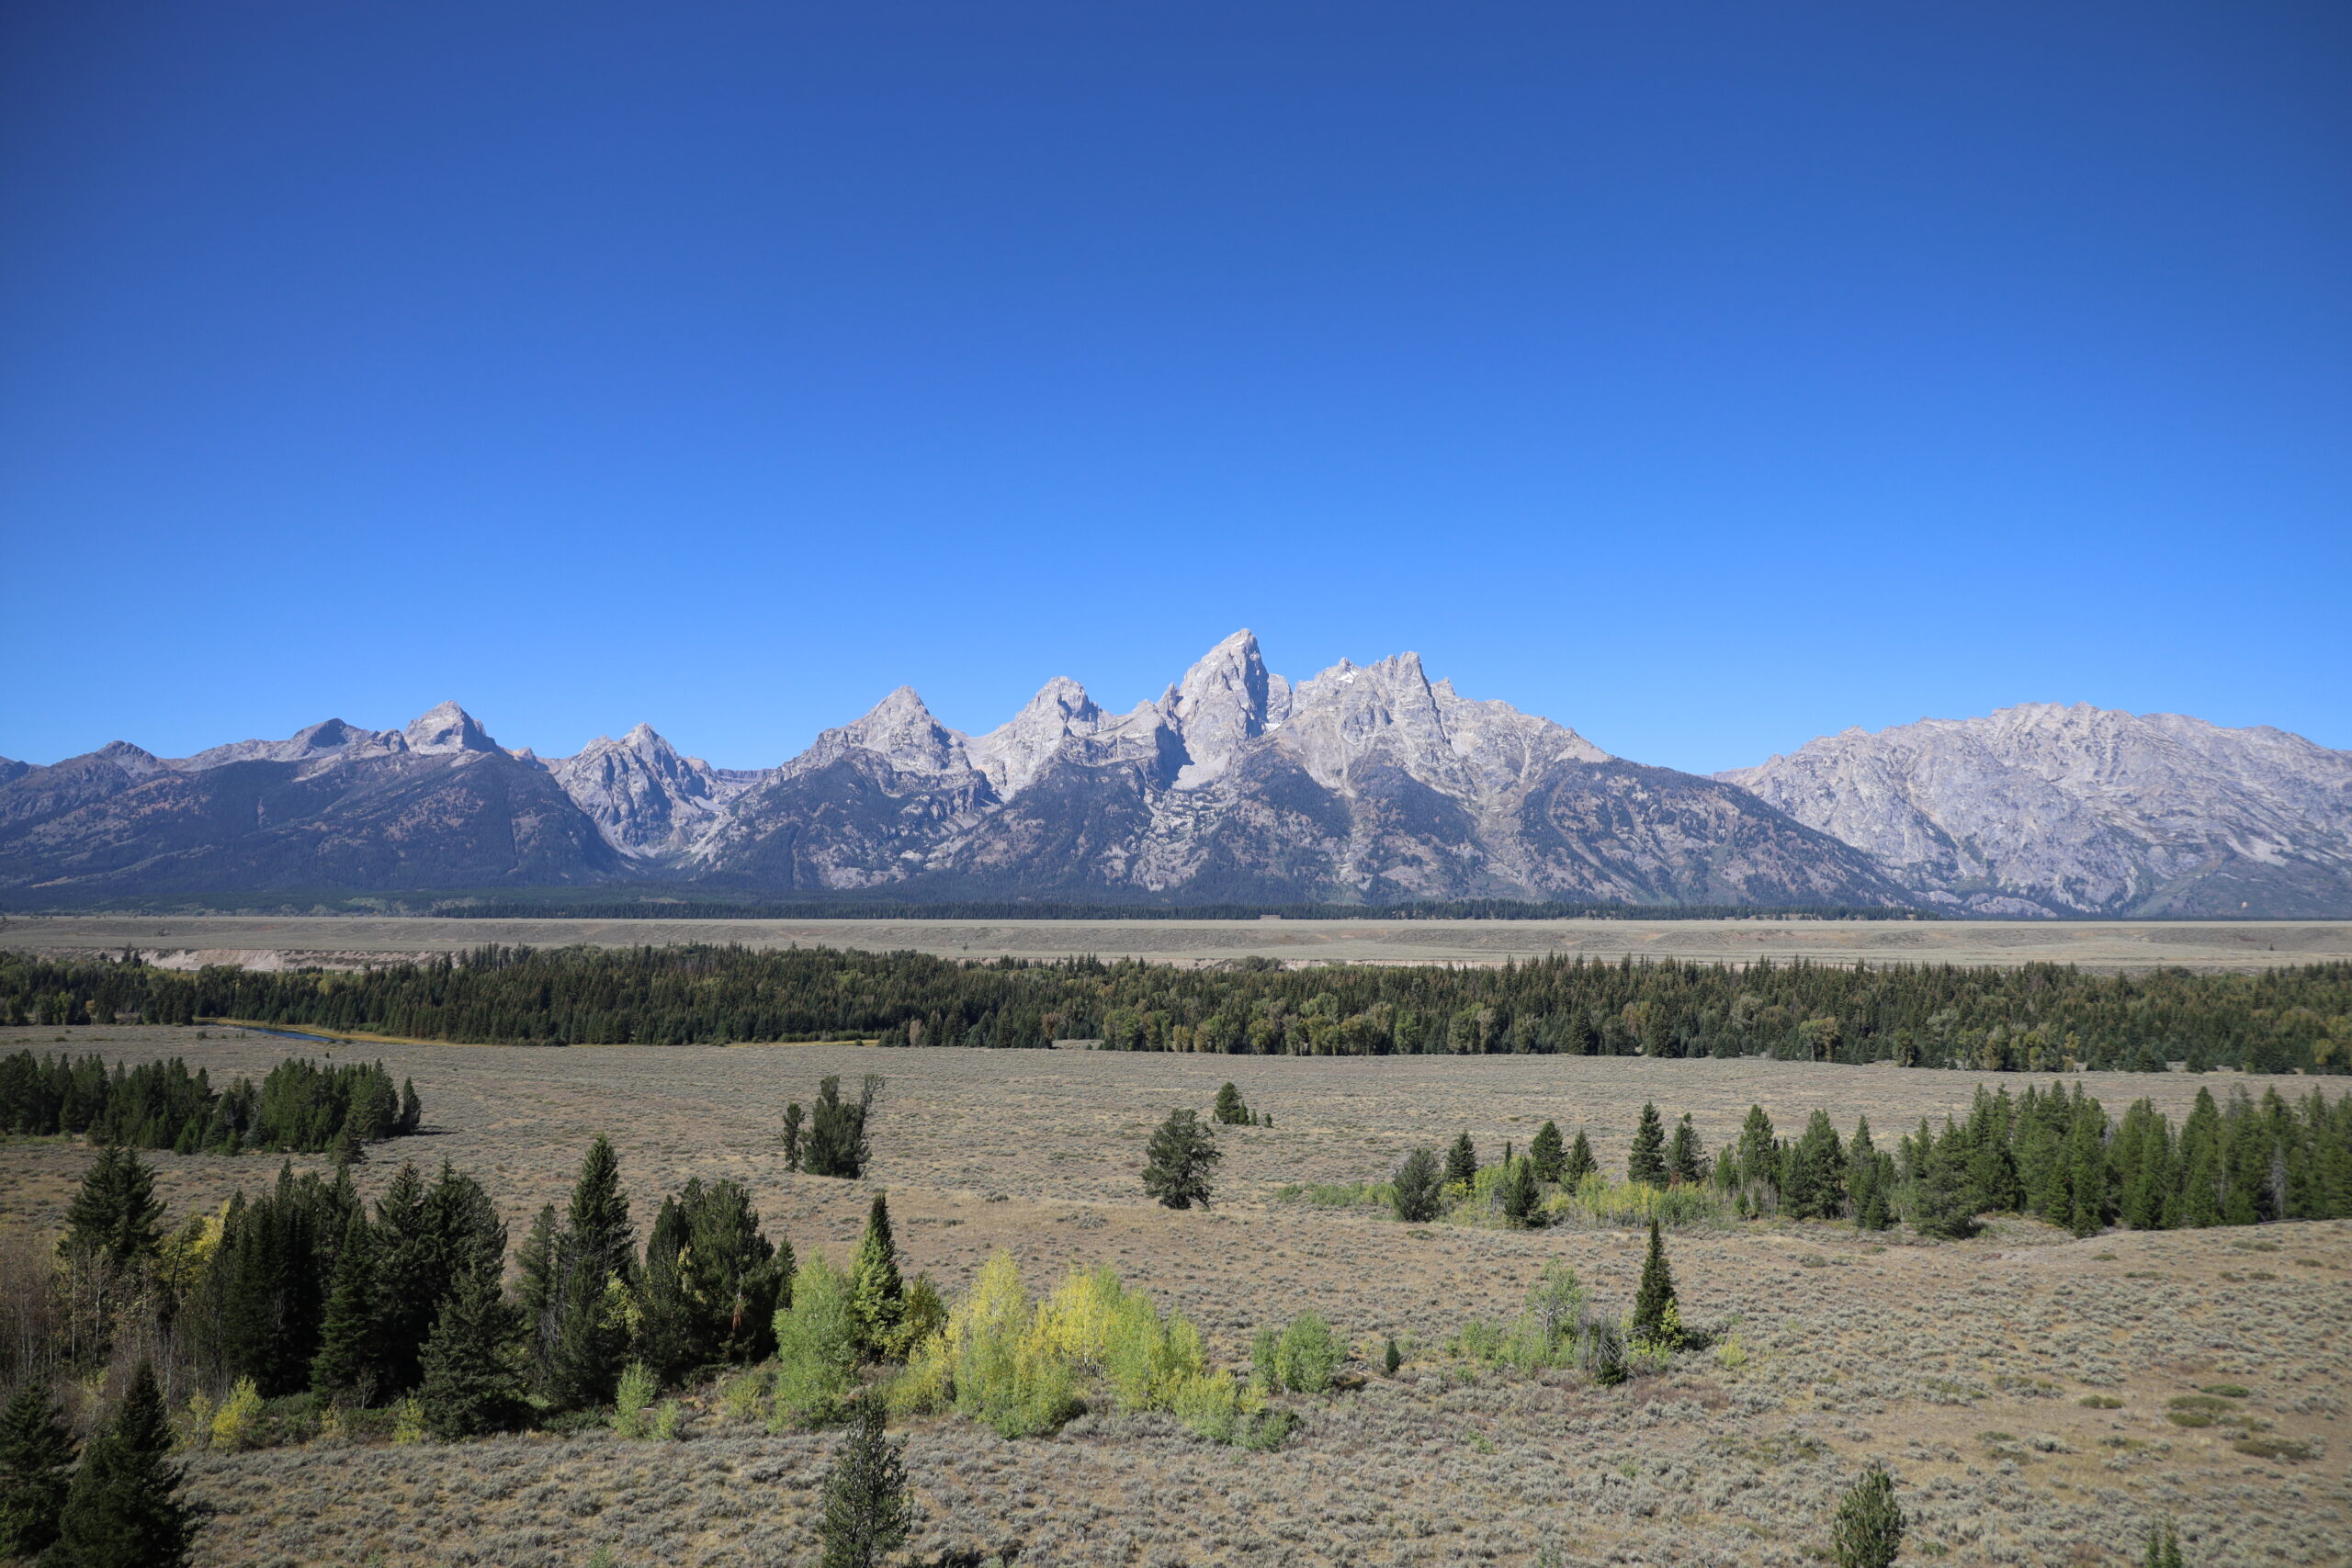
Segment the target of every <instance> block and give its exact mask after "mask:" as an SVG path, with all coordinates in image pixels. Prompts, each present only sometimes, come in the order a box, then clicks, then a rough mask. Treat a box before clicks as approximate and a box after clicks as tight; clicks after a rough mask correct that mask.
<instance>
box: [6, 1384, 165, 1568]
mask: <svg viewBox="0 0 2352 1568" xmlns="http://www.w3.org/2000/svg"><path fill="white" fill-rule="evenodd" d="M171 1451H172V1428H171V1423H170V1421H169V1420H168V1419H167V1418H166V1417H165V1416H164V1395H163V1391H162V1390H161V1389H159V1388H158V1387H157V1386H156V1383H155V1368H154V1365H153V1363H152V1362H149V1361H144V1360H142V1361H141V1362H140V1363H139V1370H138V1371H136V1372H134V1373H133V1374H132V1375H131V1380H130V1392H129V1393H125V1394H124V1395H123V1399H122V1404H120V1405H119V1406H118V1407H117V1408H116V1410H115V1413H114V1418H113V1419H112V1420H110V1421H108V1422H107V1425H106V1427H104V1428H103V1429H101V1430H100V1431H99V1433H98V1435H97V1436H96V1437H95V1438H91V1439H90V1446H89V1447H88V1449H86V1450H84V1452H83V1454H82V1464H81V1468H80V1469H78V1470H76V1471H75V1472H74V1481H73V1484H72V1485H71V1486H70V1487H68V1488H67V1490H66V1495H65V1507H64V1510H63V1512H62V1514H61V1515H60V1516H59V1517H58V1526H57V1541H56V1544H54V1545H53V1546H51V1548H50V1549H49V1552H48V1555H47V1556H45V1557H43V1558H42V1559H41V1562H42V1565H43V1568H179V1565H180V1564H181V1563H184V1562H187V1554H188V1543H189V1540H190V1537H191V1535H192V1534H193V1530H192V1529H191V1523H190V1520H189V1517H188V1507H187V1503H185V1502H184V1501H182V1499H181V1497H180V1482H181V1477H180V1472H179V1468H178V1467H177V1466H176V1465H175V1464H173V1463H172V1462H171V1457H170V1456H171Z"/></svg>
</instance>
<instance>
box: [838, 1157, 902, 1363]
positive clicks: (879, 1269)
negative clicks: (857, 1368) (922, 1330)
mask: <svg viewBox="0 0 2352 1568" xmlns="http://www.w3.org/2000/svg"><path fill="white" fill-rule="evenodd" d="M850 1289H851V1297H850V1302H851V1311H853V1312H854V1313H855V1314H856V1315H857V1337H858V1349H859V1350H860V1352H861V1353H863V1354H865V1355H867V1356H870V1357H875V1358H877V1359H880V1358H887V1357H889V1356H891V1355H892V1354H893V1353H894V1352H896V1351H898V1350H899V1348H900V1347H899V1342H898V1341H899V1319H900V1318H901V1316H902V1315H903V1314H904V1311H905V1307H906V1294H907V1285H906V1281H905V1280H903V1279H901V1278H900V1277H899V1244H898V1241H897V1238H896V1237H894V1236H893V1235H891V1233H890V1201H889V1200H888V1198H887V1197H885V1196H884V1195H883V1194H882V1193H879V1192H876V1194H875V1195H874V1202H873V1204H872V1206H871V1207H869V1208H868V1209H867V1210H866V1213H865V1235H863V1236H862V1237H860V1238H859V1240H858V1244H857V1259H856V1261H855V1262H854V1263H853V1264H851V1266H850Z"/></svg>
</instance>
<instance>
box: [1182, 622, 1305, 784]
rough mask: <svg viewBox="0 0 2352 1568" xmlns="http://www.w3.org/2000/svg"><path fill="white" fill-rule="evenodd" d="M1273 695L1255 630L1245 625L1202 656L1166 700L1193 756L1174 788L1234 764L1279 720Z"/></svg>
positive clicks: (1212, 775)
mask: <svg viewBox="0 0 2352 1568" xmlns="http://www.w3.org/2000/svg"><path fill="white" fill-rule="evenodd" d="M1272 697H1273V685H1272V679H1271V677H1270V676H1269V675H1268V673H1267V670H1266V662H1265V660H1264V658H1263V657H1262V656H1261V654H1260V652H1259V650H1258V637H1257V634H1255V633H1254V632H1252V631H1250V629H1249V628H1248V627H1247V626H1244V627H1243V628H1242V629H1241V630H1239V631H1238V632H1235V633H1234V634H1233V635H1232V636H1230V637H1227V638H1226V639H1225V640H1224V641H1222V642H1220V643H1218V644H1217V645H1216V647H1215V648H1212V649H1209V650H1208V652H1206V653H1204V654H1203V655H1202V656H1201V657H1200V659H1199V660H1196V661H1195V662H1194V663H1193V667H1192V668H1191V669H1190V670H1187V671H1184V679H1183V680H1182V681H1181V682H1178V683H1177V684H1176V686H1174V687H1173V688H1172V689H1171V690H1170V699H1172V700H1169V701H1167V702H1166V703H1165V707H1166V711H1167V714H1168V717H1169V721H1170V724H1171V725H1172V726H1173V727H1174V728H1175V730H1176V733H1177V735H1178V736H1179V737H1180V738H1181V739H1182V740H1183V743H1184V752H1185V755H1186V756H1187V757H1188V758H1189V759H1190V760H1189V761H1187V762H1186V763H1185V764H1184V766H1183V768H1182V770H1181V771H1180V772H1179V773H1177V775H1176V787H1177V788H1179V789H1197V788H1199V787H1201V786H1202V785H1204V784H1209V783H1211V782H1213V781H1214V780H1216V778H1218V777H1219V776H1221V775H1222V774H1223V773H1225V772H1226V770H1227V769H1228V768H1230V767H1231V766H1232V765H1233V761H1234V758H1235V756H1236V754H1237V753H1238V751H1239V750H1241V747H1242V746H1243V744H1244V743H1245V742H1247V741H1250V740H1252V739H1256V738H1257V737H1259V736H1261V735H1263V734H1264V733H1265V732H1266V728H1267V726H1268V724H1269V722H1270V721H1271V722H1278V721H1276V720H1274V718H1273V715H1272Z"/></svg>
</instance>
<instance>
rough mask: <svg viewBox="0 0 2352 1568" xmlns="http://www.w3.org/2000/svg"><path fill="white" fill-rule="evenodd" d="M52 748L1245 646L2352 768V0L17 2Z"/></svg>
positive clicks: (1698, 751)
mask: <svg viewBox="0 0 2352 1568" xmlns="http://www.w3.org/2000/svg"><path fill="white" fill-rule="evenodd" d="M0 223H5V228H6V233H7V235H8V239H7V241H6V244H5V245H0V344H5V348H0V545H5V554H4V555H0V562H5V569H6V570H5V571H0V580H5V593H6V601H5V602H6V612H5V615H0V659H5V660H6V669H7V679H6V685H5V688H0V690H4V691H5V695H4V696H0V754H5V755H9V756H16V757H23V758H29V759H31V760H34V761H51V760H54V759H56V758H58V757H61V756H63V755H67V754H70V753H73V752H77V751H81V750H87V749H89V748H91V747H94V746H96V745H98V744H101V743H103V742H105V741H107V740H108V739H115V738H118V737H120V738H125V739H133V740H136V741H138V742H140V743H141V744H142V745H145V746H147V747H149V748H151V749H153V750H157V751H160V752H164V753H166V754H176V753H182V752H186V751H187V750H193V749H196V748H198V747H200V746H203V745H207V744H209V743H213V742H217V741H220V740H226V739H241V738H243V737H246V736H254V735H263V736H275V735H282V734H285V733H288V732H289V731H291V730H292V729H294V728H296V727H298V726H300V725H301V724H305V723H308V722H311V721H313V720H316V719H319V718H322V717H326V716H330V715H334V716H341V717H344V718H346V719H349V720H352V721H354V722H356V723H365V724H368V725H375V726H389V725H394V724H399V723H403V722H405V721H406V720H407V719H408V718H409V717H411V716H413V715H414V714H415V713H416V712H418V711H420V710H421V709H423V708H424V707H426V706H428V705H431V704H433V703H435V702H437V701H439V700H441V699H443V698H445V697H456V698H457V699H458V700H459V701H461V702H463V703H464V704H465V705H467V706H468V707H469V708H470V709H471V710H472V711H473V712H474V713H476V714H477V715H478V716H480V717H481V719H482V720H483V722H484V723H485V724H486V725H487V726H488V728H490V730H491V731H492V733H493V734H494V735H496V736H497V737H499V739H501V740H502V741H503V742H504V743H505V744H507V745H510V746H517V745H526V744H527V745H531V746H534V747H537V749H538V750H540V751H542V752H544V753H549V754H553V753H558V752H563V751H569V750H572V749H574V748H576V747H577V746H578V745H579V744H580V743H581V742H582V741H584V740H585V739H588V738H589V737H591V736H593V735H594V734H596V733H598V732H599V731H606V732H610V733H614V734H618V733H619V732H620V731H621V730H622V729H623V728H627V727H628V725H629V724H631V723H633V722H635V721H637V720H639V719H640V718H641V719H646V720H650V722H652V723H653V724H654V725H655V727H656V728H660V729H662V731H663V732H664V733H665V734H668V735H670V736H671V737H672V738H673V739H674V740H676V741H677V742H678V743H679V744H680V745H681V746H682V747H683V748H685V749H687V750H694V751H696V752H699V753H701V754H703V755H705V756H707V757H709V758H710V759H711V760H712V761H717V762H720V763H724V764H729V765H739V766H748V765H758V764H768V763H773V762H775V761H779V760H781V759H782V758H784V757H786V756H788V755H790V754H791V753H793V752H795V751H797V750H799V749H800V748H801V747H802V746H804V745H805V744H806V743H807V742H808V740H809V738H810V737H811V736H812V735H813V734H814V732H815V731H816V730H817V729H818V728H820V727H822V726H824V725H828V724H834V723H840V722H842V721H844V720H846V719H849V718H851V717H853V716H855V715H857V714H858V713H860V712H862V711H863V710H864V709H865V707H866V706H868V705H870V704H871V703H873V702H874V701H875V700H876V698H878V697H879V696H880V695H881V694H883V693H885V692H886V691H888V689H889V688H890V687H892V686H894V685H897V684H899V683H900V682H910V683H912V684H913V685H915V686H916V687H917V688H918V689H919V690H920V691H921V692H922V694H924V696H925V697H926V698H927V699H928V700H929V701H930V703H931V705H932V706H933V711H935V712H936V713H938V714H939V715H940V716H941V717H942V718H943V719H944V720H945V721H947V722H949V723H951V724H955V725H957V726H960V727H963V728H975V729H977V728H987V727H989V726H990V725H992V724H994V723H996V722H998V721H999V720H1000V719H1001V718H1002V717H1003V716H1006V715H1008V714H1009V713H1011V712H1012V709H1013V708H1014V707H1016V706H1017V705H1019V704H1020V703H1021V702H1022V701H1023V699H1024V698H1025V697H1026V696H1027V695H1028V694H1029V693H1030V692H1031V691H1033V690H1034V689H1035V687H1036V686H1037V685H1038V684H1039V683H1040V682H1043V681H1044V680H1045V679H1046V677H1047V676H1050V675H1055V674H1067V675H1071V676H1075V677H1077V678H1078V679H1080V680H1081V681H1083V682H1085V683H1086V684H1087V686H1088V687H1089V689H1090V690H1091V691H1092V692H1093V693H1094V694H1096V696H1097V697H1098V699H1099V700H1101V701H1103V702H1104V703H1105V704H1107V705H1114V706H1117V707H1125V706H1128V705H1132V704H1134V703H1135V702H1136V701H1137V700H1139V699H1141V698H1144V697H1147V696H1150V695H1155V694H1157V693H1158V692H1159V689H1160V688H1161V686H1162V685H1164V684H1165V683H1166V682H1169V681H1170V680H1173V679H1174V678H1176V676H1177V675H1178V674H1179V673H1181V671H1182V669H1183V667H1184V665H1185V664H1186V663H1187V662H1188V661H1189V660H1191V659H1192V658H1193V657H1194V656H1195V655H1196V654H1197V653H1198V652H1199V651H1201V650H1202V649H1204V648H1206V647H1207V646H1208V645H1209V644H1210V643H1212V642H1214V641H1215V640H1216V638H1217V637H1221V636H1223V635H1224V634H1225V633H1227V632H1228V631H1230V630H1232V629H1233V628H1234V627H1236V626H1244V625H1247V626H1254V627H1255V628H1256V629H1257V630H1258V632H1259V634H1260V636H1261V638H1262V639H1263V640H1264V642H1265V644H1266V648H1267V651H1268V655H1269V658H1270V660H1272V663H1273V664H1274V666H1275V667H1276V668H1277V669H1280V670H1283V671H1286V672H1289V673H1292V674H1306V673H1309V672H1311V671H1314V670H1315V669H1317V668H1319V667H1321V666H1322V665H1325V664H1328V663H1329V662H1331V661H1332V660H1337V659H1338V658H1340V656H1342V655H1346V656H1349V657H1351V658H1354V659H1357V660H1370V659H1374V658H1377V657H1379V656H1381V655H1383V654H1385V653H1389V652H1393V651H1396V650H1398V649H1407V648H1410V649H1418V650H1419V651H1420V652H1421V653H1422V654H1423V655H1424V657H1425V658H1426V659H1427V660H1428V661H1429V663H1430V668H1431V670H1432V671H1434V672H1436V673H1441V674H1451V675H1452V676H1453V678H1454V680H1455V682H1456V683H1457V685H1458V686H1460V687H1461V689H1462V690H1463V691H1464V692H1465V693H1466V694H1471V695H1476V696H1499V697H1504V698H1506V699H1508V700H1510V701H1511V702H1513V703H1516V704H1518V705H1521V706H1522V707H1526V708H1530V709H1532V710H1534V711H1537V712H1541V713H1545V714H1548V715H1550V716H1553V717H1555V718H1558V719H1560V720H1562V721H1563V722H1566V723H1568V724H1572V725H1574V726H1576V727H1577V728H1579V729H1581V730H1583V731H1584V732H1585V733H1586V734H1587V735H1589V736H1590V737H1591V738H1592V739H1594V740H1596V741H1598V742H1599V743H1600V744H1601V745H1602V746H1605V747H1607V748H1609V749H1610V750H1613V751H1616V752H1619V753H1621V754H1623V755H1627V756H1631V757H1634V758H1637V759H1640V760H1643V761H1655V762H1661V763H1666V764H1669V765H1673V766H1678V767H1684V768H1691V769H1697V770H1711V769H1714V768H1720V767H1728V766H1735V765H1738V764H1741V763H1745V762H1749V761H1758V760H1759V759H1761V758H1762V757H1764V756H1765V755H1766V754H1768V753H1770V752H1772V751H1775V750H1788V749H1791V748H1793V747H1795V746H1797V745H1799V744H1801V743H1802V742H1803V741H1804V740H1805V739H1807V738H1808V737H1810V736H1813V735H1815V734H1817V733H1822V732H1825V731H1831V730H1836V729H1838V728H1844V727H1845V726H1848V725H1852V724H1860V725H1864V726H1868V727H1871V728H1878V727H1882V726H1884V725H1888V724H1894V723H1902V722H1905V721H1908V720H1910V719H1913V718H1916V717H1918V716H1922V715H1938V716H1964V715H1969V714H1976V713H1982V712H1985V711H1988V710H1990V709H1992V708H1994V707H1996V706H1999V705H2005V704H2009V703H2015V702H2020V701H2030V700H2052V701H2064V702H2073V701H2077V700H2083V701H2089V702H2093V703H2097V704H2100V705H2108V706H2117V707H2128V708H2132V709H2135V710H2141V711H2146V710H2152V709H2169V710H2174V711H2180V712H2188V713H2193V714H2198V715H2200V716H2205V717H2208V718H2211V719H2213V720H2216V721H2218V722H2222V723H2229V724H2253V723H2269V724H2276V725H2279V726H2282V727H2284V728H2291V729H2296V730H2299V731H2301V732H2303V733H2305V734H2308V735H2310V736H2312V737H2313V738H2314V739H2319V740H2322V741H2324V742H2325V743H2327V744H2330V745H2334V746H2338V747H2352V613H2348V612H2347V598H2348V597H2352V594H2347V590H2352V509H2348V508H2347V502H2352V6H2346V5H2344V4H2342V3H2341V0H2321V3H2315V4H2306V5H2294V4H2265V3H2261V0H2236V3H2231V4H2201V5H2194V6H2180V5H2169V4H2162V3H2150V0H2131V3H2128V4H2123V3H2120V4H2113V5H2075V4H2065V3H2063V0H2029V3H2016V4H2009V3H1999V0H1993V3H1988V0H1965V3H1952V4H1932V3H1922V4H1903V5H1894V6H1890V5H1886V4H1884V3H1883V0H1871V3H1868V4H1851V5H1808V4H1801V3H1782V4H1770V5H1758V4H1754V3H1753V0H1732V3H1725V4H1715V5H1677V4H1670V3H1668V4H1661V3H1658V0H1639V3H1632V4H1623V5H1618V4H1611V5H1592V4H1573V3H1565V0H1544V3H1532V4H1524V5H1491V4H1478V3H1476V0H1468V3H1457V4H1448V5H1442V6H1435V5H1413V6H1394V5H1379V4H1367V3H1364V0H1344V3H1333V4H1329V5H1308V4H1284V3H1281V0H1272V3H1270V0H1249V3H1248V4H1219V3H1204V0H1182V3H1164V4H1124V3H1123V4H1117V5H1102V4H1097V3H1086V4H1080V3H1075V0H1073V3H1071V4H1067V5H1033V4H1023V3H1019V0H1003V3H996V4H989V5H971V4H963V3H957V4H938V5H926V6H903V5H895V4H888V3H880V4H858V5H851V6H806V5H786V4H776V3H773V0H771V3H762V4H750V5H735V4H716V3H697V4H692V5H663V6H648V5H642V4H632V5H628V6H613V5H602V4H578V3H567V4H563V5H545V6H536V5H509V4H500V3H498V0H489V3H483V0H471V3H469V4H466V5H442V4H428V3H421V0H408V3H402V4H361V3H357V0H351V3H342V0H338V3H334V4H320V3H317V0H301V3H299V4H297V3H293V0H286V3H281V4H269V5H263V4H241V3H236V0H217V3H209V4H204V5H185V6H163V5H144V6H140V5H130V6H113V5H92V4H88V3H87V0H16V3H14V4H11V5H9V6H6V7H5V9H0Z"/></svg>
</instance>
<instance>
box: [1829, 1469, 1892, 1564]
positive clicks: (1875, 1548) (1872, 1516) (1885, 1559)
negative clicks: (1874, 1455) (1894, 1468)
mask: <svg viewBox="0 0 2352 1568" xmlns="http://www.w3.org/2000/svg"><path fill="white" fill-rule="evenodd" d="M1903 1525H1904V1520H1903V1510H1902V1509H1901V1508H1900V1507H1898V1506H1896V1505H1895V1501H1894V1477H1893V1476H1891V1475H1889V1474H1887V1472H1886V1467H1885V1466H1883V1465H1878V1464H1873V1465H1871V1467H1870V1469H1868V1470H1866V1471H1864V1472H1862V1477H1861V1479H1860V1481H1857V1482H1855V1483H1854V1484H1853V1486H1852V1487H1851V1488H1850V1489H1849V1491H1848V1492H1847V1493H1846V1495H1845V1496H1844V1497H1842V1498H1840V1499H1839V1500H1838V1517H1837V1518H1836V1519H1835V1520H1834V1521H1833V1522H1832V1524H1831V1527H1830V1542H1831V1545H1830V1550H1831V1554H1832V1555H1833V1556H1834V1557H1835V1558H1836V1559H1837V1562H1838V1568H1887V1565H1888V1564H1889V1563H1891V1562H1894V1555H1895V1553H1896V1552H1898V1551H1902V1550H1903Z"/></svg>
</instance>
